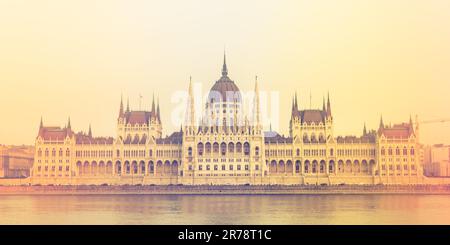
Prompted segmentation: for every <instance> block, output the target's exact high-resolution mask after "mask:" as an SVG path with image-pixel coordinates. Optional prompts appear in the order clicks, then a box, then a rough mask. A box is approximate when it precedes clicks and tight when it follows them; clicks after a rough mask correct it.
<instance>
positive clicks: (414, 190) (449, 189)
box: [0, 185, 450, 195]
mask: <svg viewBox="0 0 450 245" xmlns="http://www.w3.org/2000/svg"><path fill="white" fill-rule="evenodd" d="M90 194H95V195H98V194H104V195H116V194H118V195H122V194H143V195H168V194H181V195H190V194H199V195H247V194H251V195H301V194H308V195H310V194H450V185H336V186H316V185H292V186H282V185H253V186H252V185H238V186H235V185H229V186H223V185H196V186H187V185H186V186H183V185H164V186H163V185H160V186H159V185H143V186H140V185H120V186H119V185H117V186H94V185H92V186H91V185H79V186H0V195H90Z"/></svg>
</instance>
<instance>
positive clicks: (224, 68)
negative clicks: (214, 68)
mask: <svg viewBox="0 0 450 245" xmlns="http://www.w3.org/2000/svg"><path fill="white" fill-rule="evenodd" d="M226 76H228V68H227V58H226V54H225V51H223V66H222V77H226Z"/></svg>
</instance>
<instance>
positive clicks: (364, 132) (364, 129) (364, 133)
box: [363, 122, 367, 135]
mask: <svg viewBox="0 0 450 245" xmlns="http://www.w3.org/2000/svg"><path fill="white" fill-rule="evenodd" d="M366 134H367V129H366V123H365V122H364V128H363V135H366Z"/></svg>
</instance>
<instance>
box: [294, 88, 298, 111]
mask: <svg viewBox="0 0 450 245" xmlns="http://www.w3.org/2000/svg"><path fill="white" fill-rule="evenodd" d="M294 102H295V103H294V107H295V110H298V103H297V91H295V101H294Z"/></svg>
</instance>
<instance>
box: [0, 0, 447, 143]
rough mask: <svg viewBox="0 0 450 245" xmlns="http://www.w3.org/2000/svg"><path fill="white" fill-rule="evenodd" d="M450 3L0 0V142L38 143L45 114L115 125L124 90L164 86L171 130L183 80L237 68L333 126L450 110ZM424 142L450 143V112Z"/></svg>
mask: <svg viewBox="0 0 450 245" xmlns="http://www.w3.org/2000/svg"><path fill="white" fill-rule="evenodd" d="M449 23H450V1H447V0H442V1H437V0H434V1H422V0H397V1H388V0H373V1H360V0H352V1H351V0H336V1H331V0H330V1H325V0H319V1H299V0H293V1H261V0H259V1H256V0H255V1H239V0H236V1H234V0H233V1H230V0H228V1H211V0H204V1H144V0H142V1H129V0H127V1H125V0H123V1H113V0H103V1H94V0H79V1H58V0H40V1H33V0H28V1H25V0H1V1H0V106H1V107H0V108H1V117H0V143H3V144H22V143H24V144H32V143H33V142H34V139H35V136H36V135H37V130H38V126H39V120H40V117H41V116H43V118H44V124H46V125H60V126H64V124H65V123H66V121H67V118H68V117H69V116H70V117H71V121H72V128H74V129H75V130H77V131H78V130H85V131H87V128H88V125H89V123H91V124H92V130H93V134H94V136H115V132H116V131H115V127H116V119H117V114H118V109H119V102H120V96H121V94H123V96H124V98H127V97H128V96H129V97H130V105H131V106H132V108H134V109H137V108H138V106H139V94H142V96H143V100H142V103H143V106H145V107H147V108H149V107H150V104H151V96H152V94H153V93H155V94H156V95H158V96H159V97H160V102H161V112H162V120H163V128H164V134H168V133H170V132H172V131H173V130H175V129H178V128H179V125H171V123H170V114H171V111H172V110H173V108H174V106H175V105H174V104H173V102H171V97H172V95H173V92H174V91H178V90H186V89H187V87H188V82H189V76H190V75H192V77H193V81H195V82H199V83H201V84H202V85H203V86H204V88H205V89H208V88H209V87H211V86H212V85H213V82H214V81H216V80H217V79H218V78H219V77H220V69H221V65H222V55H223V50H224V46H226V51H227V63H228V68H229V76H230V77H231V78H232V79H233V80H234V81H236V82H237V84H238V86H239V87H240V89H241V90H243V91H246V90H250V89H252V88H253V86H254V76H255V75H258V77H259V87H260V89H261V90H265V91H279V93H280V127H281V128H280V129H279V131H281V132H282V133H285V134H287V132H288V122H289V119H290V109H291V107H290V106H291V96H292V95H293V92H294V91H298V94H299V99H300V106H301V107H302V108H305V107H306V108H309V95H310V93H311V94H312V104H313V107H321V105H322V96H323V95H326V93H327V92H328V91H329V92H330V95H331V103H332V111H333V115H334V122H335V124H334V125H335V134H336V135H348V134H357V135H359V134H360V133H361V131H362V128H363V123H364V122H366V124H367V127H368V128H377V127H378V123H379V118H380V115H381V114H382V115H383V118H384V121H385V123H388V122H392V123H397V122H401V121H408V119H409V116H410V115H413V117H414V115H415V114H418V116H419V120H433V119H441V118H450V109H449V105H450V96H449V91H450V24H449ZM420 136H421V141H422V142H424V143H450V122H447V123H435V124H423V125H421V132H420Z"/></svg>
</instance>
